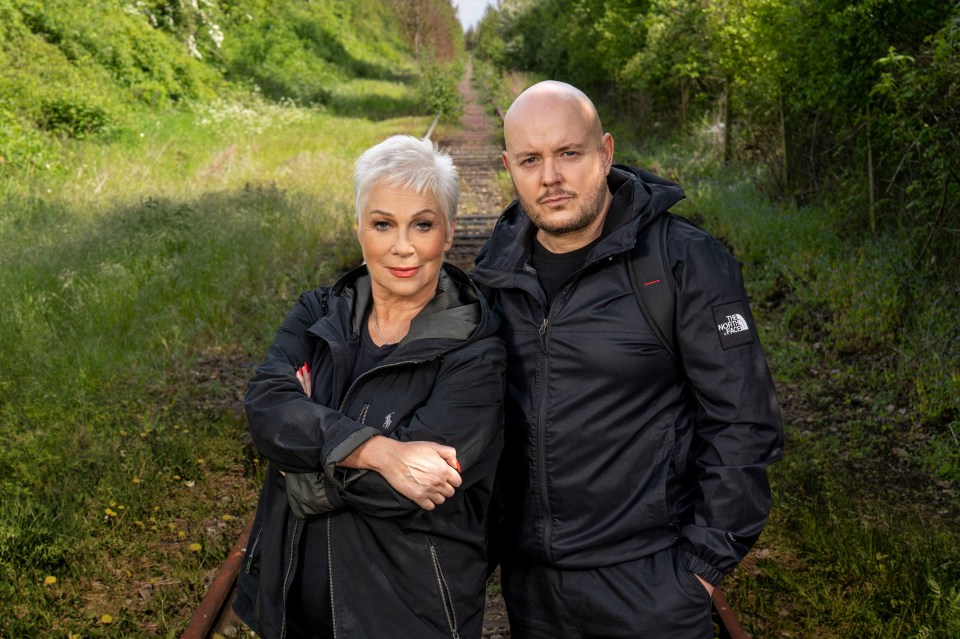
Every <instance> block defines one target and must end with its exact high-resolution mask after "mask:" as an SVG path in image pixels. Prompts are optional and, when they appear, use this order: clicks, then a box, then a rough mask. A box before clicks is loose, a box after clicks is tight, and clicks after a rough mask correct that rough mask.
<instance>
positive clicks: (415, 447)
mask: <svg viewBox="0 0 960 639" xmlns="http://www.w3.org/2000/svg"><path fill="white" fill-rule="evenodd" d="M338 465H339V466H344V467H346V468H363V469H368V470H373V471H376V472H378V473H380V474H381V475H382V476H383V478H384V479H386V480H387V482H388V483H389V484H390V485H391V486H393V489H394V490H396V491H397V492H398V493H400V494H401V495H403V496H404V497H406V498H407V499H409V500H411V501H413V502H414V503H415V504H417V505H418V506H420V508H423V509H424V510H433V509H434V508H436V507H437V506H438V505H440V504H442V503H443V502H444V501H446V500H447V498H448V497H453V494H454V492H455V491H456V488H457V487H458V486H460V484H461V483H462V481H463V480H462V479H461V478H460V473H459V472H458V471H459V470H460V462H458V461H457V451H456V450H455V449H453V448H451V447H449V446H444V445H442V444H437V443H434V442H425V441H413V442H399V441H396V440H394V439H390V438H388V437H382V436H380V435H377V436H375V437H371V438H370V439H368V440H367V441H366V442H364V443H363V444H361V445H360V446H358V447H357V449H356V450H354V451H353V452H352V453H351V454H350V455H349V456H348V457H347V458H346V459H344V460H343V461H342V462H340V463H339V464H338Z"/></svg>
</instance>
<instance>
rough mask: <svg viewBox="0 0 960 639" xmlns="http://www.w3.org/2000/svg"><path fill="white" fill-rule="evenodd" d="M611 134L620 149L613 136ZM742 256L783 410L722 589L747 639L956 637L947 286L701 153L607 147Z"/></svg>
mask: <svg viewBox="0 0 960 639" xmlns="http://www.w3.org/2000/svg"><path fill="white" fill-rule="evenodd" d="M620 139H623V138H622V137H621V138H620ZM618 148H619V149H620V151H621V152H622V154H623V156H624V159H626V160H627V161H629V162H635V163H639V164H641V165H645V166H652V167H653V168H655V169H657V170H659V171H660V172H661V173H663V174H665V175H666V176H668V177H672V178H675V179H677V180H678V181H680V182H681V184H683V186H684V188H685V189H686V191H687V194H688V198H689V199H688V200H687V201H685V202H683V203H681V204H680V205H678V206H677V207H676V211H677V212H678V213H680V214H682V215H686V216H688V217H691V218H693V219H695V220H699V221H700V222H701V223H702V224H703V225H704V226H706V227H707V228H708V229H709V230H710V231H711V232H713V233H714V234H715V235H717V236H718V237H720V238H721V239H722V240H723V241H724V242H725V243H727V244H728V245H729V246H730V247H731V248H732V250H733V251H734V254H735V255H736V257H737V258H738V259H739V260H740V261H741V262H742V263H743V270H744V275H745V278H746V280H747V285H748V289H749V292H750V295H751V299H752V303H753V307H754V313H755V315H756V316H757V318H758V321H759V322H760V324H761V327H760V330H761V336H762V338H763V340H764V345H765V349H766V351H767V355H768V359H769V361H770V363H771V367H772V368H773V370H774V375H775V377H776V379H777V382H778V386H779V388H780V392H781V400H782V404H783V405H784V407H785V409H786V412H785V414H784V418H785V428H786V433H787V449H786V454H785V458H784V460H783V461H782V462H781V463H779V464H777V465H775V466H774V467H773V468H772V470H771V478H772V482H773V487H774V495H775V501H774V509H773V514H772V516H771V520H770V522H769V524H768V527H767V530H766V531H765V533H764V536H763V537H762V538H761V542H760V545H759V546H758V547H757V548H756V549H754V551H753V552H752V553H751V555H749V556H748V559H747V561H746V562H745V563H744V565H743V566H741V567H740V568H739V569H738V570H737V571H736V572H735V573H734V575H733V576H732V578H731V579H730V580H729V582H728V584H727V585H726V586H725V591H726V594H727V596H728V599H730V600H731V603H732V605H733V607H734V609H735V610H737V611H739V612H741V615H742V619H741V621H743V622H744V624H745V626H746V627H747V629H748V630H749V631H750V632H752V633H753V634H754V636H756V637H777V636H794V637H813V636H816V637H837V638H840V637H877V638H887V637H889V638H893V637H917V638H920V637H923V638H933V637H938V638H943V639H946V638H948V637H956V636H960V526H958V525H957V521H956V514H957V512H958V511H960V508H958V506H960V503H958V500H957V498H956V487H957V482H958V480H960V474H958V472H957V469H958V467H960V464H958V461H957V460H958V446H957V443H956V432H957V430H958V429H960V423H958V421H957V420H958V417H960V404H958V402H960V393H958V390H960V387H958V377H960V375H958V371H960V350H958V343H957V339H956V336H957V333H956V330H957V323H956V319H955V318H956V317H957V316H958V314H960V296H958V294H957V293H958V289H957V286H956V282H952V281H937V280H936V279H933V278H930V277H927V276H925V275H924V270H923V269H922V268H918V267H916V265H915V263H914V262H915V258H914V257H913V256H912V255H910V254H909V248H908V246H909V244H910V243H908V242H905V241H901V240H902V239H903V238H897V237H885V238H878V239H871V238H869V237H867V233H866V232H865V231H864V230H863V229H851V228H848V227H845V226H844V224H843V222H842V216H840V215H839V214H838V213H837V212H836V211H834V210H831V209H828V208H812V207H810V208H802V209H800V208H795V207H790V206H785V205H781V204H778V203H772V202H770V201H769V200H768V199H766V198H765V197H764V196H763V195H762V194H761V192H760V191H759V189H758V188H757V187H756V184H757V183H758V177H759V176H751V175H749V174H744V173H743V171H742V170H741V169H737V168H730V169H722V168H718V167H719V158H718V157H717V156H716V154H715V152H714V150H713V149H712V148H711V147H710V146H709V145H708V144H702V145H700V144H691V143H690V142H684V143H678V144H674V145H670V144H663V145H661V146H656V145H650V146H649V147H648V149H646V150H645V152H644V153H639V152H637V151H635V150H630V149H628V148H626V145H621V146H620V147H618Z"/></svg>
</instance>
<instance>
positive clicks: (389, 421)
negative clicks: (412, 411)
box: [383, 413, 393, 430]
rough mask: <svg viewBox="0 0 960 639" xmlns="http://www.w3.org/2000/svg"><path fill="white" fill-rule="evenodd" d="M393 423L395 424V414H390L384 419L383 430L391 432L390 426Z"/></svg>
mask: <svg viewBox="0 0 960 639" xmlns="http://www.w3.org/2000/svg"><path fill="white" fill-rule="evenodd" d="M392 423H393V413H389V414H387V416H386V417H385V418H384V419H383V430H390V424H392Z"/></svg>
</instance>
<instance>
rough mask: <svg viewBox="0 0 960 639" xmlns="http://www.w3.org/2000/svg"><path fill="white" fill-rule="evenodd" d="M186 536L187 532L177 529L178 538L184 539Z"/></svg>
mask: <svg viewBox="0 0 960 639" xmlns="http://www.w3.org/2000/svg"><path fill="white" fill-rule="evenodd" d="M186 536H187V533H185V532H183V531H182V530H178V531H177V538H178V539H183V538H184V537H186Z"/></svg>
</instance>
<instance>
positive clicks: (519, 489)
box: [471, 166, 783, 584]
mask: <svg viewBox="0 0 960 639" xmlns="http://www.w3.org/2000/svg"><path fill="white" fill-rule="evenodd" d="M607 182H608V186H609V188H610V191H611V193H613V200H612V204H611V207H610V210H609V212H608V214H607V217H606V219H605V222H604V227H603V230H602V232H601V239H600V241H599V242H598V243H597V244H596V245H595V247H594V248H593V249H592V251H591V252H590V254H589V255H588V256H587V259H586V263H585V265H584V266H583V267H582V268H581V269H580V270H579V271H577V272H576V273H575V274H574V275H572V276H571V277H570V278H568V279H567V281H565V282H564V283H563V284H562V285H561V287H560V289H559V291H558V293H557V295H556V297H555V298H554V300H553V302H552V304H551V305H550V306H549V307H548V306H547V303H546V296H545V294H544V292H543V290H542V288H541V286H540V283H539V280H538V278H537V274H536V272H535V271H534V269H533V267H532V266H531V265H530V262H529V256H530V247H531V242H532V238H533V236H534V234H535V232H536V229H535V227H533V225H532V224H531V222H530V221H529V219H528V218H527V216H526V215H525V213H524V211H523V209H522V207H521V206H520V204H519V203H518V202H514V203H513V204H511V205H510V206H509V207H508V208H507V209H506V210H505V212H504V214H503V216H502V217H501V218H500V220H499V221H498V223H497V226H496V229H495V231H494V233H493V236H492V238H491V239H490V241H489V242H488V243H487V244H486V245H485V246H484V248H483V249H482V250H481V253H480V255H479V256H478V257H477V261H476V267H475V268H474V270H473V272H472V273H471V275H472V277H473V278H474V280H475V281H477V282H478V283H480V284H482V285H485V286H488V287H491V288H493V289H496V290H495V292H494V294H493V297H492V299H493V300H494V303H493V305H494V308H495V310H497V311H498V312H499V313H500V315H501V317H502V321H503V327H502V329H501V334H502V335H503V336H504V339H505V340H506V343H507V353H508V358H509V359H508V367H507V395H506V400H505V404H504V409H505V445H504V453H503V456H502V461H501V465H500V471H499V476H498V486H499V493H500V497H499V501H500V502H501V508H502V514H501V515H500V517H501V518H502V521H501V527H502V529H503V530H502V533H503V535H504V541H503V543H504V548H503V550H502V552H503V553H504V554H505V555H508V554H509V553H511V552H513V553H519V554H520V555H521V556H522V557H523V558H525V559H526V560H527V561H532V562H535V563H540V564H545V565H549V566H553V567H557V568H561V569H582V568H599V567H602V566H607V565H612V564H617V563H621V562H624V561H630V560H632V559H636V558H639V557H643V556H647V555H650V554H652V553H655V552H657V551H659V550H662V549H665V548H668V547H670V546H673V545H676V544H679V545H680V546H681V549H682V551H683V552H682V555H681V556H682V557H683V560H684V566H685V567H686V568H687V569H688V570H690V571H691V572H694V573H696V574H698V575H700V576H701V577H703V578H704V579H706V580H707V581H709V582H711V583H713V584H717V583H719V581H720V580H721V578H722V576H723V575H724V574H726V573H728V572H730V571H731V570H732V569H733V568H734V566H735V565H736V564H737V563H738V562H739V561H740V560H741V559H742V558H743V556H744V554H745V553H746V552H747V551H748V550H749V549H750V547H751V546H752V545H753V543H754V542H755V541H756V540H757V538H758V536H759V535H760V531H761V530H762V528H763V526H764V523H765V521H766V518H767V514H768V511H769V508H770V503H771V497H770V489H769V486H768V483H767V478H766V467H767V465H769V464H770V463H771V462H773V461H775V460H777V459H778V458H779V457H780V456H781V454H782V444H783V440H782V437H783V435H782V431H781V427H780V415H779V408H778V405H777V400H776V395H775V390H774V386H773V381H772V379H771V376H770V373H769V371H768V369H767V365H766V362H765V359H764V356H763V352H762V350H761V348H760V341H759V338H758V336H757V331H756V327H755V325H754V321H753V317H752V315H751V314H750V309H749V306H748V304H747V299H746V294H745V292H744V288H743V282H742V279H741V276H740V269H739V266H738V264H737V263H736V262H735V261H734V259H733V258H732V256H731V255H730V254H729V253H728V252H727V251H726V250H725V249H724V248H723V247H722V246H721V245H720V244H719V243H718V242H717V241H716V240H714V239H713V238H712V237H710V236H709V235H708V234H707V233H706V232H704V231H702V230H700V229H699V228H696V227H695V226H693V225H690V224H686V223H681V222H679V221H677V220H674V219H671V221H670V226H669V227H668V232H667V248H668V251H667V253H668V255H669V257H670V264H671V266H672V270H673V274H674V276H675V278H676V288H677V290H676V292H677V295H676V340H677V349H678V357H677V358H676V359H675V358H674V357H672V356H671V355H670V353H669V352H668V351H667V350H666V349H665V348H664V346H663V345H662V344H661V342H660V341H659V340H658V339H657V337H656V335H655V333H654V331H653V329H652V328H651V326H650V325H649V323H648V322H647V320H646V319H645V318H644V316H643V314H642V313H641V310H640V307H639V304H638V301H637V299H636V295H635V294H634V292H633V289H632V287H631V284H630V279H629V276H628V271H627V268H628V262H627V256H628V255H629V253H630V251H631V249H632V248H633V246H634V244H635V243H636V238H637V233H638V230H640V229H642V228H643V227H645V226H646V225H649V224H652V223H653V222H654V221H655V220H657V219H658V218H659V217H660V216H662V215H665V214H666V211H667V209H669V208H670V207H671V206H672V205H673V204H675V203H676V202H678V201H679V200H680V199H682V198H683V191H682V190H681V189H680V187H679V186H677V185H676V184H673V183H670V182H667V181H665V180H659V179H657V180H649V181H647V182H644V181H643V180H642V179H640V177H638V175H637V174H636V172H635V171H633V170H631V169H629V168H627V167H616V166H615V167H614V168H613V169H612V170H611V171H610V174H609V176H608V180H607Z"/></svg>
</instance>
